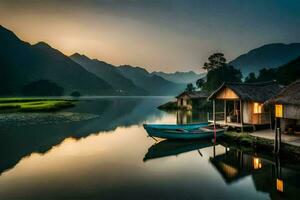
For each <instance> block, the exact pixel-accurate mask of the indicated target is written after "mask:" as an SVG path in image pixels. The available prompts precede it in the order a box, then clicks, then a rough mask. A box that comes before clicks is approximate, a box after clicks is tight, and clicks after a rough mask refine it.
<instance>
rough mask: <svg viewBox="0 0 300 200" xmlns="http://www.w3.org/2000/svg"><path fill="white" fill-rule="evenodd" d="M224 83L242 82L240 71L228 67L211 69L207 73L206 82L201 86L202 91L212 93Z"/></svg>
mask: <svg viewBox="0 0 300 200" xmlns="http://www.w3.org/2000/svg"><path fill="white" fill-rule="evenodd" d="M224 82H236V83H239V82H242V74H241V72H240V70H237V69H235V68H234V67H233V66H230V65H224V66H222V67H219V68H216V69H213V70H211V71H209V72H208V73H207V81H206V82H205V83H204V84H203V86H202V89H203V90H206V91H209V92H210V91H214V90H216V89H217V88H218V87H220V86H221V85H222V83H224Z"/></svg>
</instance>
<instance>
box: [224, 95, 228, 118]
mask: <svg viewBox="0 0 300 200" xmlns="http://www.w3.org/2000/svg"><path fill="white" fill-rule="evenodd" d="M226 106H227V105H226V99H225V100H224V122H225V123H227V116H226V115H227V113H226V110H227V109H226Z"/></svg>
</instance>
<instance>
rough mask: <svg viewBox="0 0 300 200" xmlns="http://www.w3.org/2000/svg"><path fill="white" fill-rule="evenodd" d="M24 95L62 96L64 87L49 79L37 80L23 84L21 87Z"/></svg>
mask: <svg viewBox="0 0 300 200" xmlns="http://www.w3.org/2000/svg"><path fill="white" fill-rule="evenodd" d="M22 94H23V95H25V96H62V95H63V94H64V88H63V87H61V86H59V85H57V84H56V83H54V82H51V81H50V80H38V81H34V82H31V83H29V84H27V85H25V86H24V87H23V88H22Z"/></svg>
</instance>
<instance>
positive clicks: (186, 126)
mask: <svg viewBox="0 0 300 200" xmlns="http://www.w3.org/2000/svg"><path fill="white" fill-rule="evenodd" d="M208 125H209V124H208V123H207V122H204V123H197V124H144V128H145V129H146V130H147V129H157V130H176V129H184V130H196V129H199V128H201V127H204V126H208Z"/></svg>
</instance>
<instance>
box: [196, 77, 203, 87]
mask: <svg viewBox="0 0 300 200" xmlns="http://www.w3.org/2000/svg"><path fill="white" fill-rule="evenodd" d="M203 84H204V79H203V78H201V79H198V80H197V81H196V85H197V88H201V87H202V86H203Z"/></svg>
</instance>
